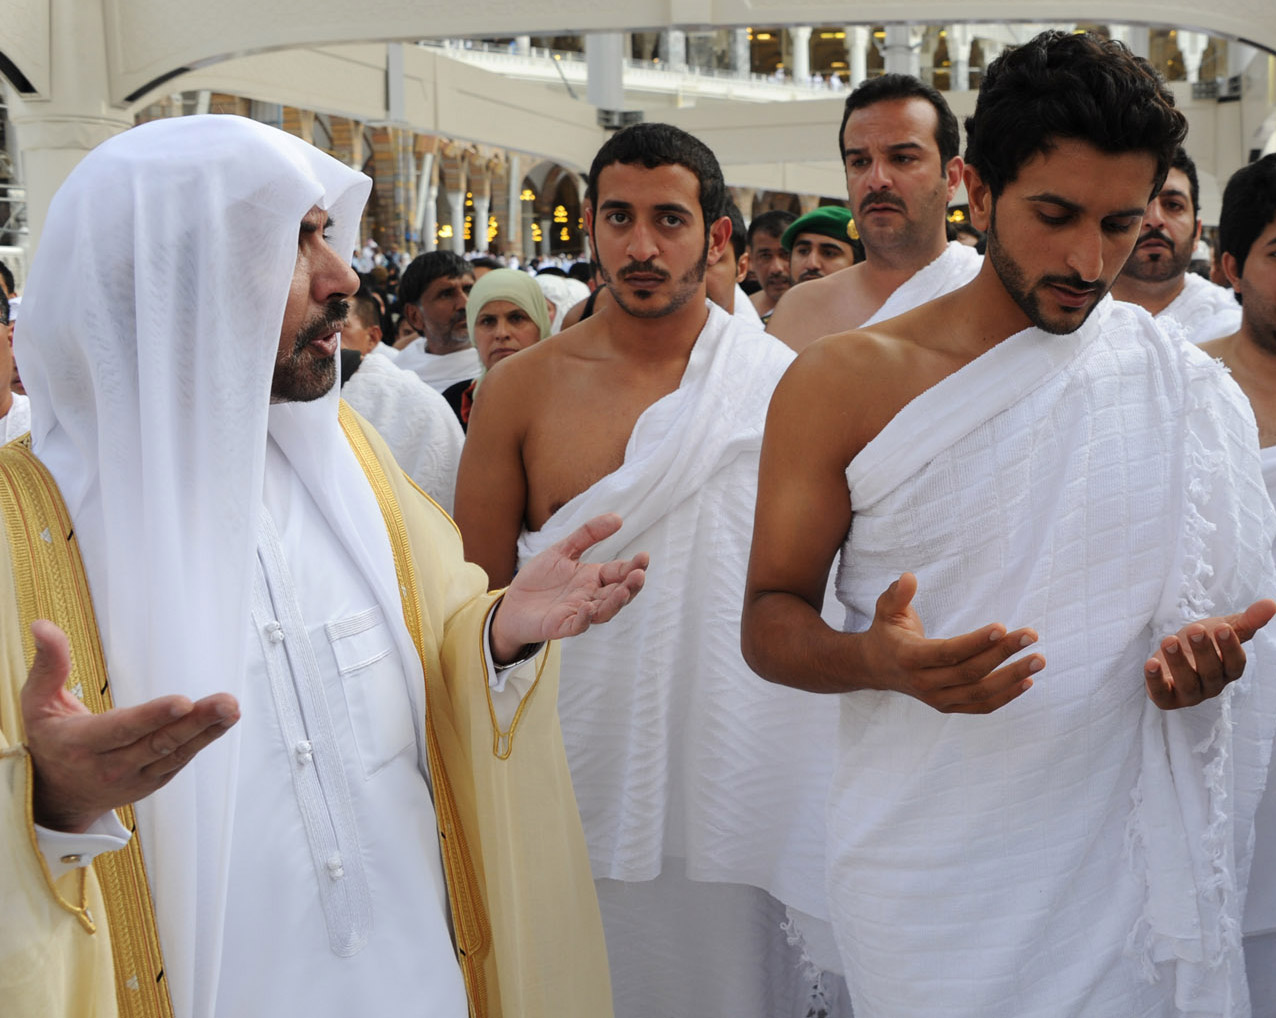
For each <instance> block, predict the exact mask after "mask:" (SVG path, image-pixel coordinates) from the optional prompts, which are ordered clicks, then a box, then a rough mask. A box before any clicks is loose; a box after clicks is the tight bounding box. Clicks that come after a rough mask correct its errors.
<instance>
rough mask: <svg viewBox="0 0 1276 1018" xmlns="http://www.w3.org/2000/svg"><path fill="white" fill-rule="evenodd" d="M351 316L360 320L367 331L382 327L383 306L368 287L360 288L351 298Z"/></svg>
mask: <svg viewBox="0 0 1276 1018" xmlns="http://www.w3.org/2000/svg"><path fill="white" fill-rule="evenodd" d="M350 315H351V316H352V317H354V318H357V319H359V322H360V324H362V325H363V327H364V328H365V329H371V328H373V327H378V328H379V327H380V325H381V305H380V304H378V303H377V299H376V298H375V297H373V296H372V292H371V291H370V290H368V288H367V287H364V286H361V287H359V290H358V292H357V293H356V294H355V295H354V296H353V297H351V298H350Z"/></svg>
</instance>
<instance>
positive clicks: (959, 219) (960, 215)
mask: <svg viewBox="0 0 1276 1018" xmlns="http://www.w3.org/2000/svg"><path fill="white" fill-rule="evenodd" d="M948 221H949V222H950V223H964V222H965V221H966V213H965V212H963V211H962V210H961V209H952V210H951V211H950V212H949V213H948Z"/></svg>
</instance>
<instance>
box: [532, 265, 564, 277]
mask: <svg viewBox="0 0 1276 1018" xmlns="http://www.w3.org/2000/svg"><path fill="white" fill-rule="evenodd" d="M536 274H537V275H538V276H557V277H558V278H559V279H566V278H567V273H566V272H564V271H563V270H562V269H560V268H559V267H558V266H557V265H546V266H545V267H544V268H543V269H537V270H536Z"/></svg>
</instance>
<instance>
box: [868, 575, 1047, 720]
mask: <svg viewBox="0 0 1276 1018" xmlns="http://www.w3.org/2000/svg"><path fill="white" fill-rule="evenodd" d="M916 593H917V577H916V576H914V575H913V574H912V573H904V575H902V576H901V577H900V578H899V579H898V580H896V581H895V582H894V583H892V584H891V585H890V586H889V587H887V588H886V590H885V591H884V592H883V593H882V595H881V597H879V598H878V599H877V609H876V611H875V612H874V614H873V622H872V625H871V626H869V628H868V631H867V632H866V633H865V634H864V635H865V638H866V642H865V658H866V661H867V670H868V673H869V674H870V675H872V676H873V682H872V685H873V687H874V688H880V689H893V690H895V691H897V692H900V693H907V694H908V695H909V696H912V697H915V698H916V699H918V700H920V701H922V703H925V704H927V705H929V706H931V707H934V708H935V710H937V711H942V712H944V713H947V714H991V713H992V712H993V711H995V710H997V709H998V708H1000V707H1004V706H1005V705H1006V704H1008V703H1009V702H1010V701H1011V700H1013V699H1014V698H1015V697H1017V696H1019V695H1020V694H1021V693H1023V692H1025V691H1027V690H1028V689H1029V688H1030V687H1031V686H1032V679H1031V678H1029V676H1030V675H1031V674H1032V673H1034V672H1038V671H1040V670H1041V669H1042V668H1043V667H1044V666H1045V663H1046V661H1045V658H1044V657H1042V656H1041V655H1040V654H1030V655H1028V656H1027V657H1024V658H1021V659H1020V660H1018V661H1015V662H1013V663H1011V664H1009V665H1006V666H1005V667H1004V668H1001V667H998V666H999V665H1001V663H1002V662H1003V661H1005V660H1006V659H1007V658H1008V657H1010V656H1011V655H1013V654H1017V653H1019V651H1021V650H1023V649H1024V648H1025V647H1028V646H1030V645H1032V644H1033V643H1036V641H1037V634H1036V633H1035V632H1034V631H1033V630H1031V629H1016V630H1015V631H1014V632H1007V631H1006V628H1005V626H1001V625H996V624H993V625H987V626H984V627H982V628H981V629H976V630H974V631H972V632H969V633H964V634H962V635H961V636H953V637H950V638H948V639H946V640H928V639H927V638H926V632H925V629H924V627H923V626H922V620H921V617H920V616H919V615H918V614H917V610H916V609H915V608H914V607H913V603H912V602H913V596H914V595H915V594H916Z"/></svg>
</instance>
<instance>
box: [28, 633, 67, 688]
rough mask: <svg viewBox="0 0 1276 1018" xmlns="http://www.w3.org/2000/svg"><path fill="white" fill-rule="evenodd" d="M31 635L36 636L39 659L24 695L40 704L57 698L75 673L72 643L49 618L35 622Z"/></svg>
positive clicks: (36, 651) (33, 665) (29, 674)
mask: <svg viewBox="0 0 1276 1018" xmlns="http://www.w3.org/2000/svg"><path fill="white" fill-rule="evenodd" d="M31 635H32V636H33V637H34V638H35V659H34V660H33V661H32V662H31V670H30V671H29V672H28V673H27V684H26V686H25V687H23V690H22V697H23V699H24V700H27V701H28V702H30V701H34V702H35V703H36V704H40V703H45V702H47V701H49V700H52V699H54V698H55V697H56V696H57V695H58V693H59V692H61V690H62V688H63V687H64V686H65V685H66V680H67V677H68V676H69V675H70V674H71V644H70V643H69V642H68V640H67V638H66V633H64V632H62V630H61V629H59V628H58V627H57V626H55V625H54V624H53V623H52V622H49V621H47V620H46V619H37V620H36V621H34V622H32V623H31Z"/></svg>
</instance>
